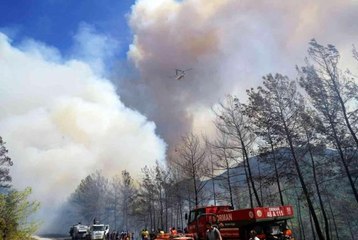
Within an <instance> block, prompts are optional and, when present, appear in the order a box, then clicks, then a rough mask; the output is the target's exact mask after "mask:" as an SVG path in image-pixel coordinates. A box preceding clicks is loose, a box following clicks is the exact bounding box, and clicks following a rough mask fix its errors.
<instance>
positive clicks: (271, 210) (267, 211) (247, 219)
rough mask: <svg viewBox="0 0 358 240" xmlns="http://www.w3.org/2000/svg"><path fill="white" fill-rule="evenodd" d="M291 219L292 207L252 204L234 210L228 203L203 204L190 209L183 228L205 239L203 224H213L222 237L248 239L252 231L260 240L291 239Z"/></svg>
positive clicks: (204, 225)
mask: <svg viewBox="0 0 358 240" xmlns="http://www.w3.org/2000/svg"><path fill="white" fill-rule="evenodd" d="M291 218H293V208H292V206H278V207H256V208H248V209H239V210H234V209H233V208H232V207H231V206H227V205H225V206H207V207H199V208H196V209H193V210H191V211H190V213H189V216H188V217H187V220H188V228H187V231H188V232H189V233H191V234H193V235H194V237H195V238H197V239H203V240H205V239H206V223H208V222H209V223H211V224H214V225H217V227H218V228H219V229H220V232H221V236H222V238H223V239H240V240H248V239H249V238H250V237H249V232H250V231H251V230H255V232H256V233H257V237H258V238H260V239H261V240H264V239H265V240H269V239H293V238H292V231H291V230H290V229H289V228H288V226H287V220H288V219H291Z"/></svg>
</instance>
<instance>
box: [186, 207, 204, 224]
mask: <svg viewBox="0 0 358 240" xmlns="http://www.w3.org/2000/svg"><path fill="white" fill-rule="evenodd" d="M203 213H205V209H197V210H195V211H191V212H190V214H189V223H191V222H193V221H195V220H196V219H197V218H198V217H199V216H200V215H201V214H203Z"/></svg>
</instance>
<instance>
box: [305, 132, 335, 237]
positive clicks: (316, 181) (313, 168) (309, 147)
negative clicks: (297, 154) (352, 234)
mask: <svg viewBox="0 0 358 240" xmlns="http://www.w3.org/2000/svg"><path fill="white" fill-rule="evenodd" d="M306 138H307V146H308V152H309V155H310V158H311V163H312V171H313V180H314V185H315V187H316V191H317V196H318V200H319V205H320V207H321V211H322V215H323V219H324V225H325V231H326V238H327V240H330V234H329V224H328V218H327V214H326V210H325V207H324V204H323V200H322V196H321V191H320V189H319V185H318V180H317V173H316V163H315V160H314V158H313V153H312V148H311V143H310V140H309V136H308V135H307V133H306Z"/></svg>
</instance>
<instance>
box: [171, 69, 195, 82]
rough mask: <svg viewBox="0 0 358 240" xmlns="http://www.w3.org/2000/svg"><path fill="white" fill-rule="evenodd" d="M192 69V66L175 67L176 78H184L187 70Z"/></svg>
mask: <svg viewBox="0 0 358 240" xmlns="http://www.w3.org/2000/svg"><path fill="white" fill-rule="evenodd" d="M190 70H191V68H189V69H186V70H181V69H175V76H174V77H175V79H176V80H180V79H182V78H184V77H185V74H186V72H187V71H190Z"/></svg>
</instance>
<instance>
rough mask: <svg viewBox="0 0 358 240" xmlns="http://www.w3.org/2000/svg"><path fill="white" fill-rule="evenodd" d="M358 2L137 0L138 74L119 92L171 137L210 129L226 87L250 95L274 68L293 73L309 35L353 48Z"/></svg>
mask: <svg viewBox="0 0 358 240" xmlns="http://www.w3.org/2000/svg"><path fill="white" fill-rule="evenodd" d="M357 10H358V4H357V1H348V0H345V1H339V0H333V1H326V0H320V1H309V0H303V1H285V0H280V1H259V0H254V1H253V0H243V1H242V0H241V1H237V0H215V1H214V0H211V1H207V0H184V1H175V0H156V1H153V0H138V1H137V2H136V4H135V5H134V6H133V7H132V12H131V13H130V15H129V24H130V27H131V29H132V32H133V42H132V44H131V46H130V49H129V51H128V59H129V60H130V62H131V63H132V64H133V67H134V69H135V70H136V71H138V75H139V76H128V77H127V79H125V80H123V79H122V80H121V81H120V83H119V84H120V86H121V88H120V89H119V91H120V94H121V96H122V98H123V101H124V102H126V103H128V104H129V105H130V106H134V107H135V108H137V109H139V110H140V111H142V112H144V113H145V114H146V115H147V116H148V117H149V118H150V119H151V120H154V121H155V122H156V123H157V124H158V131H159V133H160V135H161V136H163V137H164V139H165V140H166V141H168V142H169V144H170V145H175V144H177V143H178V140H179V139H180V136H182V135H185V134H186V133H188V132H189V131H194V132H196V133H200V134H201V133H209V134H210V132H211V130H212V123H211V121H212V116H211V111H210V107H211V106H212V105H213V104H215V103H217V102H218V101H220V100H221V99H223V98H224V97H225V95H226V94H235V95H237V96H238V97H239V98H240V99H242V100H245V98H246V96H245V95H246V94H245V90H246V89H247V88H250V87H255V86H257V85H258V84H259V83H260V81H261V77H262V76H263V75H265V74H267V73H270V72H273V73H275V72H280V73H283V74H286V75H289V76H291V77H293V78H294V77H295V65H296V64H302V63H303V60H304V58H305V56H306V49H307V47H308V42H309V40H310V39H311V38H316V39H317V40H318V41H320V42H322V44H327V43H332V44H335V45H336V46H337V47H338V48H339V49H340V50H341V51H342V52H345V53H348V54H349V51H350V48H351V45H352V43H354V41H356V39H355V36H356V32H357V30H358V29H357V28H358V27H357V26H358V25H356V24H352V23H354V22H356V21H357V20H358V15H357V14H356V12H357ZM189 68H191V69H192V70H190V71H188V72H187V73H186V74H185V77H184V78H183V79H181V80H180V81H177V80H175V79H174V78H172V76H173V75H175V69H189Z"/></svg>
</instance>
